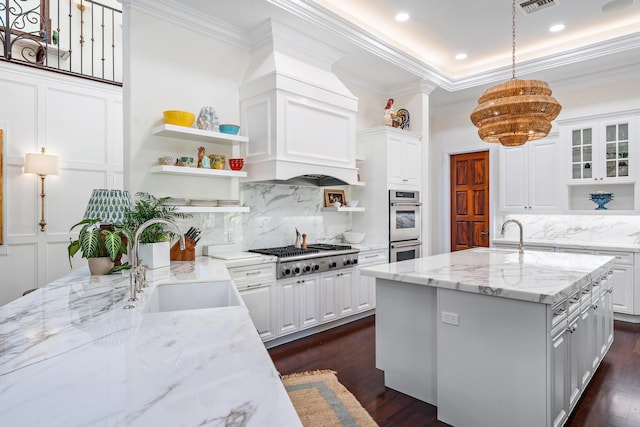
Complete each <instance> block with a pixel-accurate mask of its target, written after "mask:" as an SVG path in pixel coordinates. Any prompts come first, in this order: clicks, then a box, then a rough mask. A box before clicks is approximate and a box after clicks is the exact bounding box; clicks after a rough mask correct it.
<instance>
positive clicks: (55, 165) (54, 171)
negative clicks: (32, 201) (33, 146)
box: [24, 147, 60, 231]
mask: <svg viewBox="0 0 640 427" xmlns="http://www.w3.org/2000/svg"><path fill="white" fill-rule="evenodd" d="M24 173H35V174H37V175H38V176H39V177H40V182H41V183H42V192H41V193H40V199H41V200H40V204H41V209H42V210H41V219H40V231H44V230H45V227H46V225H47V223H46V222H45V220H44V196H45V194H44V177H45V176H47V175H60V159H59V158H58V156H52V155H50V154H45V153H44V147H42V151H41V152H40V154H38V153H27V154H25V156H24Z"/></svg>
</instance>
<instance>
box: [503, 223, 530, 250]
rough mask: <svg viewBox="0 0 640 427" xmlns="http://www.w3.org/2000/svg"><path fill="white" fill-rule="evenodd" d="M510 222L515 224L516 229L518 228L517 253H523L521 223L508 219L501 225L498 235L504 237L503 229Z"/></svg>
mask: <svg viewBox="0 0 640 427" xmlns="http://www.w3.org/2000/svg"><path fill="white" fill-rule="evenodd" d="M510 222H512V223H514V224H517V225H518V227H520V243H519V244H518V252H519V253H523V252H524V247H523V244H522V223H521V222H520V221H518V220H516V219H508V220H506V221H505V222H504V223H503V224H502V230H501V231H500V235H501V236H504V228H505V226H506V225H507V224H509V223H510Z"/></svg>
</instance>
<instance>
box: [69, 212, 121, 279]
mask: <svg viewBox="0 0 640 427" xmlns="http://www.w3.org/2000/svg"><path fill="white" fill-rule="evenodd" d="M101 222H102V220H100V219H83V220H82V221H80V222H79V223H77V224H75V225H74V226H73V227H71V229H70V230H69V231H72V230H73V229H74V228H76V227H78V226H82V228H81V229H80V233H79V234H78V238H77V239H76V240H71V242H70V243H69V246H68V247H67V252H68V254H69V265H71V258H73V257H74V255H75V254H76V253H78V251H80V252H81V253H82V258H87V261H88V263H89V271H90V272H91V275H92V276H95V275H101V274H107V273H110V272H112V271H114V270H116V269H117V270H122V269H126V268H129V265H127V264H125V265H121V266H118V267H116V268H115V269H114V262H115V260H116V258H117V257H118V255H119V254H120V253H123V254H126V253H127V243H126V242H127V241H129V242H131V241H133V235H132V234H131V231H130V230H129V229H128V228H127V227H120V226H116V225H114V226H111V229H108V228H102V227H100V223H101Z"/></svg>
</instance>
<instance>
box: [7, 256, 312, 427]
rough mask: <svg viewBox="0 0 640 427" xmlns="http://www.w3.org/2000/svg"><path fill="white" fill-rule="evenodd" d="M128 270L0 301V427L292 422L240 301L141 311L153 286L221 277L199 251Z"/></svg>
mask: <svg viewBox="0 0 640 427" xmlns="http://www.w3.org/2000/svg"><path fill="white" fill-rule="evenodd" d="M147 277H148V281H149V284H150V286H151V288H150V289H149V290H147V291H145V293H144V294H143V297H141V299H140V301H139V302H137V303H136V308H135V309H133V310H124V309H123V306H124V305H125V304H126V303H127V299H128V297H129V292H128V284H129V278H128V274H126V275H121V274H113V275H108V276H89V274H88V270H87V269H86V267H85V268H83V269H80V270H77V271H74V272H72V273H71V274H69V275H67V276H65V277H64V278H62V279H60V280H57V281H55V282H52V283H50V284H49V285H47V286H46V287H44V288H41V289H38V290H37V291H35V292H32V293H30V294H28V295H26V296H24V297H21V298H19V299H18V300H15V301H13V302H11V303H9V304H7V305H5V306H3V307H0V395H1V396H2V399H1V402H2V403H1V404H0V425H3V426H9V425H11V426H17V425H29V426H32V425H33V426H35V425H46V426H65V427H68V426H85V425H127V426H150V425H154V426H163V425H167V426H178V425H185V426H186V425H189V426H192V425H193V426H194V425H220V426H223V425H247V426H284V425H286V426H295V425H301V424H300V420H299V418H298V416H297V414H296V412H295V409H294V408H293V405H292V404H291V401H290V400H289V397H288V395H287V393H286V391H285V389H284V387H283V385H282V382H281V381H280V379H279V376H278V373H277V371H276V369H275V367H274V365H273V363H272V361H271V359H270V358H269V354H268V353H267V351H266V349H265V347H264V345H263V343H262V341H261V340H260V338H259V336H258V334H257V332H256V330H255V327H254V325H253V323H252V322H251V318H250V317H249V313H248V311H247V309H246V307H244V306H236V307H224V308H212V309H200V310H185V311H175V312H164V313H144V309H145V305H146V302H147V301H146V300H145V298H147V299H148V296H149V295H150V293H151V290H152V289H153V287H155V286H156V285H157V284H160V283H175V282H200V281H225V282H229V281H230V278H229V274H228V272H227V270H226V267H225V265H224V263H223V262H221V261H219V260H214V259H212V258H208V257H198V258H197V259H196V261H195V262H172V264H171V267H166V268H161V269H157V270H150V271H149V272H148V276H147Z"/></svg>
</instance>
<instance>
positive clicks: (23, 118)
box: [0, 74, 39, 157]
mask: <svg viewBox="0 0 640 427" xmlns="http://www.w3.org/2000/svg"><path fill="white" fill-rule="evenodd" d="M0 93H1V94H2V99H3V100H6V101H7V102H2V103H0V117H1V118H2V120H3V121H5V122H6V123H7V128H6V129H5V130H4V131H5V132H4V155H5V156H20V157H23V156H24V153H25V152H33V151H34V150H35V149H36V147H38V144H39V142H38V126H37V123H38V111H37V105H38V100H37V86H36V85H35V84H33V83H31V84H25V83H22V82H15V81H11V80H9V79H7V78H3V77H2V75H1V74H0Z"/></svg>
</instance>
